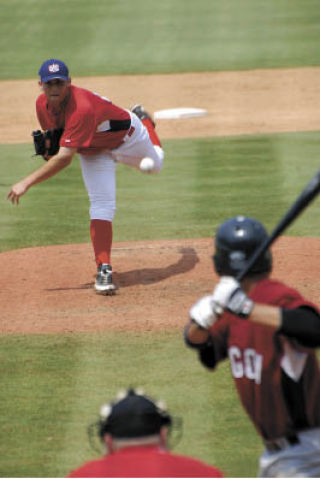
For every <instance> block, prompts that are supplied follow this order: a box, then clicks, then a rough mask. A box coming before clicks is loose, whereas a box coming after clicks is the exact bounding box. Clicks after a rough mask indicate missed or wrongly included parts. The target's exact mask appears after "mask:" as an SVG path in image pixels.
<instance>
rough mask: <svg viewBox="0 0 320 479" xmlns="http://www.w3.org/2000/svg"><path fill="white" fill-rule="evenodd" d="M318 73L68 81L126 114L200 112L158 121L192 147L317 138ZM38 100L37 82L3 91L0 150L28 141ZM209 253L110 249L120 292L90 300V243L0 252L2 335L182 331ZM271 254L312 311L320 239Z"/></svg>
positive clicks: (290, 242) (155, 245)
mask: <svg viewBox="0 0 320 479" xmlns="http://www.w3.org/2000/svg"><path fill="white" fill-rule="evenodd" d="M319 72H320V70H319V68H302V69H291V70H289V69H286V70H270V71H268V70H256V71H251V72H236V73H235V72H218V73H205V74H202V73H192V74H182V75H160V76H153V75H149V76H144V77H138V76H121V77H107V78H104V77H99V78H81V79H74V83H75V84H76V85H78V86H83V87H86V88H89V89H92V90H94V91H97V92H98V93H100V94H105V95H107V96H110V98H111V99H112V100H113V101H114V102H115V103H118V104H120V105H122V106H127V107H128V108H129V107H130V106H131V105H133V104H135V103H137V102H142V103H144V104H145V106H146V107H147V108H148V109H149V110H150V111H156V110H159V109H165V108H173V107H198V108H204V109H206V110H207V112H208V114H207V116H205V117H203V118H198V119H188V120H166V121H165V120H159V121H158V124H157V129H158V132H159V135H160V137H161V138H163V139H166V138H177V137H179V138H191V137H206V136H222V135H235V134H248V133H268V132H285V131H308V130H317V129H318V128H319V125H320V108H319V105H318V104H317V100H318V99H319V98H320V83H319V81H318V77H319ZM38 93H39V89H38V87H37V84H36V81H34V80H32V81H31V80H30V81H23V82H9V81H6V82H0V99H2V100H3V101H2V107H3V108H2V110H1V114H0V126H1V127H0V143H19V142H29V141H30V132H31V131H32V130H33V129H35V128H37V127H38V125H37V122H36V119H35V115H34V101H35V98H36V97H37V95H38ZM13 105H17V107H16V108H12V106H13ZM16 111H19V113H20V115H19V118H18V119H17V118H16V113H15V112H16ZM13 115H14V116H13ZM21 207H23V206H21ZM212 251H213V242H212V239H207V238H205V239H197V240H179V241H178V240H176V241H175V240H172V241H152V242H136V243H117V244H115V245H114V250H113V265H114V269H115V280H116V282H117V283H118V284H119V286H120V289H119V292H118V294H117V295H116V296H114V297H101V296H98V295H96V294H95V293H94V292H93V289H92V286H93V281H94V262H93V254H92V251H91V245H89V244H88V245H87V244H80V245H68V246H51V247H48V248H46V247H40V248H33V249H23V250H18V251H9V252H5V253H2V254H0V268H1V272H2V277H3V286H2V287H1V292H0V294H1V308H2V311H3V316H2V317H3V318H4V320H3V321H2V322H1V323H0V333H2V334H10V333H25V334H29V333H67V332H78V331H91V332H94V331H109V330H117V331H124V330H130V331H150V330H156V329H168V328H170V329H171V328H177V327H182V326H183V325H184V324H185V322H186V319H187V317H188V310H189V307H190V305H191V304H192V302H193V301H195V300H196V299H197V298H198V297H199V296H200V295H202V294H206V293H207V292H208V291H210V285H212V286H213V281H214V280H215V275H214V273H213V268H212V263H211V260H210V256H211V254H212ZM274 255H275V264H276V266H275V270H274V276H275V277H277V278H279V279H282V280H285V281H286V282H287V283H289V284H292V285H293V286H296V287H297V288H298V289H300V290H301V292H302V293H305V294H306V295H307V296H308V297H309V298H310V299H311V300H313V301H315V302H318V300H319V287H320V279H319V274H318V272H319V269H320V239H317V238H313V239H312V238H285V237H283V238H281V239H280V240H279V241H278V242H277V244H276V245H275V248H274ZM208 288H209V290H208ZM146 311H147V313H146Z"/></svg>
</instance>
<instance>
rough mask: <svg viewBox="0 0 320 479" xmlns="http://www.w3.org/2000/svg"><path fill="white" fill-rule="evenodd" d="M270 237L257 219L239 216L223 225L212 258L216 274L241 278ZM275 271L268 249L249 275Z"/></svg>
mask: <svg viewBox="0 0 320 479" xmlns="http://www.w3.org/2000/svg"><path fill="white" fill-rule="evenodd" d="M267 237H268V234H267V232H266V230H265V228H264V226H263V225H262V224H261V223H260V222H259V221H257V220H255V219H253V218H248V217H246V216H236V217H234V218H231V219H228V220H227V221H225V222H224V223H222V225H220V227H219V228H218V231H217V234H216V237H215V254H214V255H213V258H212V259H213V263H214V267H215V270H216V272H217V273H218V274H219V275H220V276H221V275H230V276H237V274H238V273H240V272H241V271H242V270H243V268H244V267H245V265H246V264H247V262H248V260H249V258H250V257H251V256H252V254H253V253H254V251H255V250H256V248H257V247H258V246H260V244H261V243H262V242H263V241H265V239H266V238H267ZM271 268H272V256H271V252H270V250H269V249H268V250H266V251H265V252H264V253H263V254H262V255H261V256H260V257H259V258H258V259H257V261H256V262H255V263H254V264H253V266H252V267H251V268H250V270H249V271H248V273H247V275H253V274H260V273H267V272H269V271H271Z"/></svg>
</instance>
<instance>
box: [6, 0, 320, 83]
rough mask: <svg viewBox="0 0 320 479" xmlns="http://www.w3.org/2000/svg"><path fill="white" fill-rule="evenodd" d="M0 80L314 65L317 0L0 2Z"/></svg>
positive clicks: (319, 12)
mask: <svg viewBox="0 0 320 479" xmlns="http://www.w3.org/2000/svg"><path fill="white" fill-rule="evenodd" d="M0 18H1V33H0V51H1V54H0V58H1V70H0V79H18V78H34V77H35V76H36V74H37V71H38V68H39V66H40V64H41V63H42V62H43V61H44V60H45V59H47V58H52V57H58V58H61V57H62V59H63V60H65V61H66V62H67V64H68V65H69V66H70V68H71V70H72V75H74V76H84V75H103V74H134V73H155V72H162V73H163V72H169V73H171V72H190V71H212V70H230V69H231V70H237V69H253V68H278V67H289V66H290V67H292V66H305V65H319V64H320V57H319V48H318V45H319V33H320V32H319V29H320V27H319V25H320V10H319V2H318V1H317V0H304V1H301V0H280V1H279V0H268V1H262V0H260V1H257V0H241V1H239V0H223V1H222V0H197V1H196V2H195V1H193V0H161V1H158V0H135V1H134V2H133V1H132V0H90V1H89V2H88V1H87V0H55V1H54V2H41V4H39V2H38V1H37V0H23V1H21V0H1V2H0Z"/></svg>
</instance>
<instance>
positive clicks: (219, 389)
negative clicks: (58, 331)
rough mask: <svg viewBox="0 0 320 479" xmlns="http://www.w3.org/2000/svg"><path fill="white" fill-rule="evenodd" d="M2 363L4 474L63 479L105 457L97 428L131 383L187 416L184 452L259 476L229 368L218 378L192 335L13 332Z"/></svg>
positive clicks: (1, 347)
mask: <svg viewBox="0 0 320 479" xmlns="http://www.w3.org/2000/svg"><path fill="white" fill-rule="evenodd" d="M0 361H1V370H2V387H1V390H0V412H1V419H0V423H1V429H0V430H1V432H0V434H1V436H0V439H1V440H0V453H1V455H0V457H1V459H0V471H1V477H63V476H65V475H66V474H67V473H68V472H69V471H70V470H71V469H72V468H74V467H76V466H78V465H80V463H82V462H83V461H85V460H88V459H91V458H94V457H98V455H97V454H95V453H94V451H93V450H91V449H90V446H89V441H88V438H87V432H86V431H87V426H88V425H89V424H91V423H93V422H95V421H96V420H97V419H98V413H99V410H100V406H101V405H102V404H103V403H104V402H106V401H108V400H110V399H112V398H113V397H114V395H115V394H116V393H117V392H118V390H119V389H121V388H122V387H123V386H124V385H132V386H137V385H139V386H142V387H144V388H145V390H146V392H148V393H149V394H151V395H154V397H156V398H164V399H165V400H166V401H167V404H168V407H169V409H170V412H171V413H172V414H173V415H176V416H179V417H182V418H183V436H182V439H181V441H180V442H179V443H178V445H177V446H176V447H175V448H174V451H175V452H177V453H183V454H189V455H192V456H194V457H197V458H199V459H202V460H204V461H207V462H210V463H212V464H216V465H217V466H219V467H221V468H222V469H223V470H224V471H225V473H226V474H227V475H228V476H233V477H234V476H237V477H241V476H244V477H245V476H254V475H255V474H256V469H257V465H256V461H257V457H258V454H259V452H260V450H261V445H260V442H259V441H258V440H257V436H256V433H255V432H254V430H253V428H252V426H251V424H249V421H248V419H247V417H246V416H245V414H244V412H243V411H242V409H241V407H240V405H239V402H238V399H237V397H236V392H235V390H234V387H233V384H232V380H231V377H230V373H229V366H228V365H227V364H223V365H221V366H220V367H219V369H218V371H217V372H216V373H215V374H214V375H211V374H210V373H209V372H207V371H206V370H205V369H204V368H203V367H202V366H201V364H200V363H199V362H198V361H197V360H196V359H195V353H194V352H193V351H192V350H189V349H187V348H186V347H185V346H184V343H183V340H182V332H167V333H165V332H162V333H139V334H132V333H130V334H125V333H117V334H115V333H112V334H111V333H110V334H102V335H101V334H72V335H58V336H56V335H50V336H45V335H44V336H42V335H41V336H37V335H31V336H21V335H12V336H6V337H2V338H0ZM173 366H174V367H173ZM222 411H223V414H222Z"/></svg>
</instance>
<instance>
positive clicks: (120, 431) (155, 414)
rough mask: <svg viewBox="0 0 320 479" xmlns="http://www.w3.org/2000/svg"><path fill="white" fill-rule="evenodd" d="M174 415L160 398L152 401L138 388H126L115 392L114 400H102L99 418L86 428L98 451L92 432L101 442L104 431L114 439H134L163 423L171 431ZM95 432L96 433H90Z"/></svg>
mask: <svg viewBox="0 0 320 479" xmlns="http://www.w3.org/2000/svg"><path fill="white" fill-rule="evenodd" d="M174 423H175V429H178V430H179V432H178V440H179V439H180V437H181V429H182V428H181V419H180V418H175V419H174ZM172 425H173V418H172V416H171V415H170V414H169V413H168V412H167V410H166V406H165V403H164V402H163V401H154V400H153V399H152V398H150V397H149V396H146V395H144V394H143V391H142V390H139V389H136V390H134V389H128V390H127V391H124V392H120V393H118V397H117V399H116V400H114V401H112V402H110V403H107V404H104V405H103V406H102V407H101V409H100V419H99V421H98V422H96V423H94V424H91V425H90V426H89V428H88V434H89V440H90V443H91V446H92V447H93V448H94V449H95V450H96V451H97V452H100V451H98V449H97V447H96V444H95V441H94V439H93V436H94V435H97V436H98V437H99V438H100V440H101V441H102V442H104V436H105V434H110V435H111V436H112V437H113V438H115V439H135V438H142V437H148V436H154V435H157V434H159V433H160V429H161V428H162V427H163V426H166V427H167V428H168V430H169V435H170V433H171V429H172ZM94 432H95V434H93V433H94Z"/></svg>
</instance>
